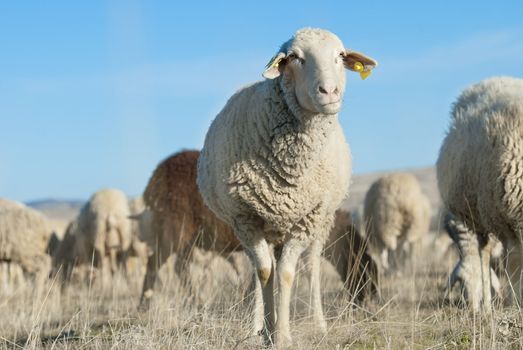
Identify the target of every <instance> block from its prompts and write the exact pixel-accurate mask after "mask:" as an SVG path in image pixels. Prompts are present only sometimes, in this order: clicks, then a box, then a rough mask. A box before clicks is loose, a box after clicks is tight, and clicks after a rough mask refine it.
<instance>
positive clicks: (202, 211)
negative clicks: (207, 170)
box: [140, 151, 240, 309]
mask: <svg viewBox="0 0 523 350" xmlns="http://www.w3.org/2000/svg"><path fill="white" fill-rule="evenodd" d="M198 156H199V152H198V151H183V152H179V153H176V154H174V155H172V156H170V157H168V158H167V159H165V160H164V161H162V162H161V163H160V164H159V165H158V166H157V167H156V169H155V171H154V173H153V175H152V176H151V178H150V179H149V183H148V184H147V187H146V189H145V191H144V194H143V199H144V202H145V206H146V210H145V211H144V212H143V213H142V214H141V218H140V221H141V222H140V224H141V226H142V229H141V232H140V233H141V239H142V240H143V241H145V242H146V243H147V246H148V247H149V249H150V250H151V251H152V252H151V255H150V256H149V258H148V261H147V271H146V275H145V278H144V282H143V288H142V296H141V299H140V308H141V309H147V308H148V307H149V304H150V300H151V298H152V296H153V287H154V283H155V281H156V278H157V274H158V269H159V268H160V267H161V266H162V265H163V264H164V263H165V261H166V260H167V258H168V257H169V256H170V255H171V254H172V253H176V254H177V257H176V265H175V272H176V273H177V274H178V275H179V276H180V277H184V276H185V275H184V274H182V272H183V270H184V269H185V266H186V263H187V261H188V259H189V258H190V256H191V254H192V251H193V248H194V247H197V248H201V249H204V250H210V251H215V252H219V253H221V254H223V255H229V254H230V253H232V252H234V251H237V250H239V249H240V243H239V242H238V240H237V239H236V237H235V236H234V234H233V232H232V229H231V228H230V227H229V226H228V225H227V224H226V223H225V222H224V221H222V220H220V219H218V218H217V217H216V216H215V215H214V214H213V213H212V212H211V211H210V210H209V209H208V208H207V207H206V206H205V204H204V203H203V199H202V197H201V195H200V193H199V192H198V188H197V185H196V164H197V159H198Z"/></svg>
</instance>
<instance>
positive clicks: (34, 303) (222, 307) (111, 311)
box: [0, 247, 523, 349]
mask: <svg viewBox="0 0 523 350" xmlns="http://www.w3.org/2000/svg"><path fill="white" fill-rule="evenodd" d="M431 251H432V249H431V248H430V247H429V248H426V249H425V250H424V251H422V252H421V253H420V254H419V255H418V256H417V257H416V260H415V261H414V264H413V266H415V267H416V268H412V267H411V268H407V269H406V270H405V271H404V273H403V274H402V276H386V277H385V278H384V279H383V281H382V290H383V299H384V300H383V301H382V302H380V303H367V304H366V305H364V306H362V307H356V306H354V305H353V304H352V303H351V300H350V299H349V298H348V296H347V295H346V294H345V293H344V291H343V288H342V286H341V285H340V282H339V280H337V279H336V275H335V273H334V271H333V269H332V267H331V266H329V265H328V264H327V263H325V264H324V265H325V266H324V269H323V270H324V273H322V279H323V281H322V285H323V288H324V297H323V302H324V308H325V313H326V316H327V318H328V325H329V331H328V334H327V335H321V334H318V333H317V332H315V327H314V325H313V324H311V320H310V318H309V317H308V305H309V293H308V287H307V285H308V282H307V276H306V274H303V273H301V274H299V275H298V278H297V284H298V285H297V287H296V290H295V296H294V298H293V305H292V310H293V313H292V315H291V317H292V320H293V321H292V325H291V327H292V335H293V339H294V345H293V348H295V349H349V348H350V349H470V348H478V349H492V348H499V349H507V348H508V349H511V348H513V349H521V348H523V330H522V327H521V325H523V320H522V314H521V312H520V311H519V310H516V309H511V308H504V309H501V308H500V307H498V308H497V309H496V310H495V312H494V315H493V318H492V320H484V319H481V318H480V317H477V316H476V317H475V316H474V315H472V314H470V313H469V312H468V311H467V310H463V309H460V308H458V307H456V306H454V305H449V304H443V303H442V300H441V298H442V292H441V288H442V285H443V283H444V281H445V276H446V274H447V273H448V271H449V269H450V268H451V267H452V262H453V261H448V262H445V263H441V262H438V263H436V262H434V261H433V260H432V259H431ZM197 260H198V261H197V262H196V263H194V264H192V265H191V267H190V269H191V275H192V276H193V278H192V284H193V287H195V288H187V287H185V288H184V287H182V286H180V282H179V280H178V279H177V278H175V277H173V275H172V273H170V271H164V272H163V283H162V285H161V286H160V287H159V288H158V289H159V290H158V293H157V294H156V295H155V297H154V302H153V304H152V308H151V310H150V311H149V312H147V313H140V312H138V311H137V308H136V306H137V303H138V299H139V295H140V287H141V281H140V280H139V279H138V278H135V279H132V280H130V281H129V282H127V281H126V280H125V279H123V278H121V277H118V278H116V279H115V280H114V281H112V282H110V283H106V284H105V286H102V285H101V283H100V281H97V282H93V283H92V284H91V285H89V284H84V285H75V286H73V287H71V288H69V289H68V290H65V291H64V292H63V293H61V292H60V289H59V288H57V286H56V285H53V281H48V282H47V283H46V285H45V286H42V287H40V288H35V287H34V286H33V285H32V284H31V283H26V284H25V286H22V287H20V288H19V289H18V290H17V291H16V292H11V293H10V294H8V295H6V294H5V293H4V294H3V295H2V296H1V298H0V348H2V349H4V348H5V349H19V348H30V349H185V348H187V349H210V348H212V349H235V348H236V349H257V348H261V342H260V339H259V338H258V337H249V336H248V333H249V312H248V308H247V307H246V305H245V304H246V302H245V301H242V288H243V286H244V284H243V283H240V282H239V280H238V278H237V276H236V275H235V274H234V271H233V270H232V268H231V267H230V265H228V264H227V263H226V262H225V260H224V259H222V258H210V257H209V256H205V255H203V256H201V257H200V258H199V259H197ZM171 264H172V262H171ZM245 264H248V262H247V260H245ZM166 270H169V269H166ZM205 272H207V273H205ZM248 273H249V272H248V271H246V272H245V275H244V276H242V279H245V278H247V276H248ZM104 287H105V288H104ZM191 290H196V291H197V295H192V294H191Z"/></svg>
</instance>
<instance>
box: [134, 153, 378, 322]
mask: <svg viewBox="0 0 523 350" xmlns="http://www.w3.org/2000/svg"><path fill="white" fill-rule="evenodd" d="M198 155H199V152H197V151H183V152H180V153H176V154H174V155H172V156H170V157H169V158H167V159H166V160H164V161H163V162H161V163H160V164H159V165H158V167H157V168H156V170H155V172H154V174H153V176H152V177H151V180H150V181H149V184H148V186H147V189H146V191H145V192H146V195H145V198H146V199H147V202H148V203H151V205H153V206H154V207H156V208H158V210H155V209H152V208H148V209H146V210H145V211H144V212H143V213H142V214H140V215H139V219H140V221H139V224H140V225H141V226H142V227H141V231H140V233H141V239H142V240H144V241H146V242H148V247H149V248H150V249H151V250H152V251H153V252H154V253H153V256H151V257H150V259H149V262H150V263H149V264H148V265H147V266H148V269H147V276H146V278H145V279H144V287H143V293H142V299H141V307H142V308H147V307H148V304H149V302H150V298H151V297H152V295H153V292H152V290H153V285H154V280H155V278H156V277H155V276H156V274H157V270H158V269H159V268H160V267H161V265H162V264H163V262H164V261H165V260H166V259H167V258H168V257H169V255H170V254H171V253H173V252H174V253H177V254H178V255H177V258H176V267H177V268H176V271H177V273H179V274H184V273H185V271H184V270H185V269H184V267H185V266H186V264H187V260H188V258H189V255H190V253H191V252H192V251H193V249H194V247H197V248H200V249H204V250H207V251H214V252H217V253H220V254H222V255H224V256H227V257H229V256H230V254H231V253H232V252H234V251H237V250H240V249H242V247H241V245H240V243H239V242H238V240H237V239H236V237H235V236H234V233H233V231H232V229H231V228H230V226H229V225H227V224H226V223H225V222H223V221H221V220H220V219H218V218H217V217H216V215H214V213H213V212H211V211H210V210H209V209H208V208H207V207H206V206H205V205H204V203H203V200H202V198H201V195H200V193H199V191H198V188H197V185H196V166H197V159H198ZM186 168H189V169H193V170H192V171H188V170H186ZM159 208H163V210H160V209H159ZM153 220H154V221H153ZM175 222H177V223H178V224H177V225H174V226H171V227H169V226H168V225H171V224H173V223H175ZM154 227H157V228H159V229H156V230H151V228H154ZM161 232H163V233H164V234H163V235H160V233H161ZM160 247H170V249H163V251H162V249H160ZM365 249H366V247H365V242H364V241H363V240H362V239H361V238H360V237H359V235H358V234H357V233H356V230H355V228H354V226H353V225H352V221H351V219H350V214H349V213H347V212H344V211H341V210H339V211H338V212H337V213H336V221H335V226H334V228H333V229H332V232H331V234H330V236H329V240H328V241H327V243H326V249H325V257H326V258H327V259H328V260H329V261H330V262H331V263H332V264H333V265H334V266H335V267H336V269H337V271H338V273H339V274H340V277H341V278H342V281H343V282H344V283H345V285H346V287H347V288H348V290H349V292H350V294H351V296H354V298H355V300H356V301H362V300H363V298H364V297H365V296H367V295H372V294H374V293H376V292H377V288H376V285H377V275H376V273H375V272H376V265H375V264H374V262H373V261H371V259H370V257H369V255H368V254H367V253H366V251H365ZM180 277H184V275H182V276H180ZM253 287H254V286H251V288H253ZM254 292H255V293H260V292H261V291H254ZM258 302H261V300H259V301H258ZM262 307H263V306H262ZM260 322H261V320H260Z"/></svg>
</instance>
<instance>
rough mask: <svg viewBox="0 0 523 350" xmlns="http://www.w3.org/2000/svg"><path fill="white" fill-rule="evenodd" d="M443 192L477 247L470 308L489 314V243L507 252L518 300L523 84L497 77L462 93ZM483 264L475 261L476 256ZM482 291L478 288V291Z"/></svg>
mask: <svg viewBox="0 0 523 350" xmlns="http://www.w3.org/2000/svg"><path fill="white" fill-rule="evenodd" d="M436 169H437V179H438V187H439V191H440V194H441V198H442V201H443V203H444V205H445V207H446V210H448V211H449V212H450V213H452V214H453V215H454V216H456V218H457V219H458V220H459V221H461V222H463V223H464V224H465V225H466V227H468V229H469V230H471V232H472V235H474V236H475V238H476V240H477V248H476V247H474V248H473V251H474V255H475V256H476V259H467V260H466V259H465V258H466V257H465V258H464V259H463V263H462V266H461V268H462V269H464V270H468V271H472V272H473V273H472V275H471V276H470V279H469V283H472V284H473V286H475V287H471V288H469V290H467V294H468V297H469V300H470V304H471V308H472V310H473V311H475V312H477V311H479V310H480V309H481V310H482V311H484V312H485V313H486V314H490V313H491V311H492V310H491V281H490V277H491V276H490V275H491V274H490V273H489V271H490V251H491V244H490V241H491V239H490V237H492V236H493V237H495V238H497V239H499V240H500V241H501V242H502V244H503V246H504V247H505V249H506V250H507V252H508V256H507V259H508V272H509V275H510V280H511V283H512V286H513V287H514V290H515V294H516V298H517V299H518V301H521V297H522V295H521V293H522V290H521V267H522V260H521V259H523V254H522V239H523V236H522V234H523V210H522V209H523V191H522V188H523V173H522V172H521V169H523V80H522V79H517V78H510V77H494V78H490V79H486V80H483V81H481V82H479V83H477V84H474V85H472V86H471V87H469V88H467V89H465V90H464V91H463V92H462V93H461V95H460V96H459V97H458V99H457V101H456V102H455V103H454V105H453V108H452V112H451V123H450V127H449V130H448V132H447V135H446V136H445V138H444V140H443V143H442V146H441V149H440V152H439V157H438V160H437V163H436ZM478 256H479V257H480V259H477V257H478ZM478 286H480V287H478Z"/></svg>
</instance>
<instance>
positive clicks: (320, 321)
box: [307, 241, 327, 333]
mask: <svg viewBox="0 0 523 350" xmlns="http://www.w3.org/2000/svg"><path fill="white" fill-rule="evenodd" d="M322 248H323V246H322V244H321V242H320V241H314V242H312V244H311V245H310V247H309V248H308V250H307V265H308V268H309V270H310V276H311V277H310V295H311V299H312V300H311V301H312V302H311V307H312V317H313V322H314V325H315V327H318V329H319V331H320V332H321V333H327V322H325V317H324V316H323V307H322V304H321V290H320V282H321V279H320V268H321V251H322Z"/></svg>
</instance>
